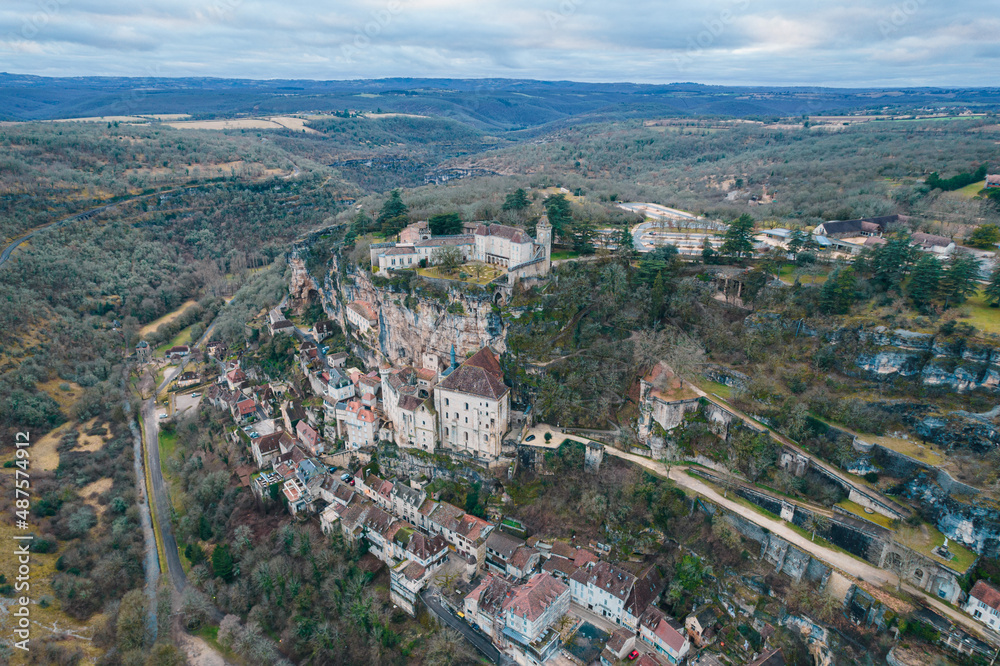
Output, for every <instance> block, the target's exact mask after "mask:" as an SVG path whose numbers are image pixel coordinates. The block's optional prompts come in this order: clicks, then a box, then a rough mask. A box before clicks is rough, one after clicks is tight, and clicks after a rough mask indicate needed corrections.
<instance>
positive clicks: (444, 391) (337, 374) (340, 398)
mask: <svg viewBox="0 0 1000 666" xmlns="http://www.w3.org/2000/svg"><path fill="white" fill-rule="evenodd" d="M346 360H347V354H346V353H344V352H341V353H339V354H332V355H329V356H326V357H325V359H324V358H323V355H322V354H321V353H320V350H318V349H317V348H316V345H315V343H313V342H311V341H307V342H305V343H303V345H302V348H301V351H300V364H301V367H302V371H303V373H304V374H305V376H306V377H307V378H308V380H309V384H310V386H311V387H312V390H313V392H314V393H315V394H316V395H317V396H321V397H322V399H323V410H324V413H325V422H326V424H327V426H326V430H325V435H326V437H327V439H328V440H330V441H336V440H339V441H341V442H343V444H344V446H345V447H346V448H347V449H349V450H358V449H363V448H366V447H371V446H375V445H376V444H378V443H379V442H380V441H391V442H394V443H396V444H397V445H399V446H401V447H405V448H416V449H421V450H423V451H428V452H435V451H439V450H444V451H449V452H453V453H459V454H464V455H467V456H470V457H473V458H476V459H479V460H481V461H492V460H496V459H497V458H499V457H500V451H501V445H502V442H503V439H504V436H505V435H506V434H507V432H508V431H509V429H510V410H511V408H510V389H509V388H508V387H507V385H506V384H504V381H503V379H504V378H503V370H502V369H501V367H500V360H499V357H498V356H497V354H496V353H495V352H494V351H493V350H492V349H490V348H489V347H483V348H482V349H480V350H479V351H478V352H477V353H475V354H474V355H472V356H471V357H469V358H468V359H466V360H465V361H463V362H462V363H459V362H458V361H457V359H456V358H455V351H454V348H453V349H452V353H451V362H450V364H449V365H448V366H447V367H445V368H444V369H440V362H439V360H438V357H437V355H435V354H424V361H423V367H419V368H415V367H413V366H405V367H397V368H393V367H392V366H391V365H389V364H387V363H383V364H382V366H381V367H380V368H379V370H378V371H372V372H370V373H367V374H364V373H362V372H361V371H359V370H357V369H355V368H345V367H344V365H345V363H346ZM334 424H335V425H334Z"/></svg>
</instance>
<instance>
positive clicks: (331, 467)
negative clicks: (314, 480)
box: [330, 465, 337, 474]
mask: <svg viewBox="0 0 1000 666" xmlns="http://www.w3.org/2000/svg"><path fill="white" fill-rule="evenodd" d="M336 471H337V466H336V465H330V474H333V473H334V472H336Z"/></svg>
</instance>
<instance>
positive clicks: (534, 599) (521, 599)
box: [504, 573, 569, 622]
mask: <svg viewBox="0 0 1000 666" xmlns="http://www.w3.org/2000/svg"><path fill="white" fill-rule="evenodd" d="M567 590H569V587H568V586H567V585H566V584H565V583H563V582H561V581H559V580H557V579H556V578H555V577H553V576H552V575H551V574H547V573H539V574H535V575H534V576H532V577H531V580H529V581H528V582H527V583H525V584H524V585H521V586H519V587H516V588H514V594H513V595H511V597H510V600H509V601H508V602H507V603H505V604H504V609H505V610H509V611H510V612H511V613H513V614H514V615H516V616H517V617H522V618H527V619H528V620H531V621H532V622H534V621H535V620H537V619H538V618H539V617H541V616H542V613H544V612H545V611H546V610H547V609H548V608H549V606H551V605H552V604H553V603H555V602H556V600H557V599H558V598H559V597H561V596H562V595H563V594H565V593H566V591H567Z"/></svg>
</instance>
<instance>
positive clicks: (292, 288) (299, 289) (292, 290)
mask: <svg viewBox="0 0 1000 666" xmlns="http://www.w3.org/2000/svg"><path fill="white" fill-rule="evenodd" d="M288 265H289V267H290V268H291V269H292V277H291V281H290V282H289V284H288V295H289V296H290V297H291V299H290V300H291V302H292V303H294V304H296V305H297V306H298V307H300V308H304V307H305V306H306V305H308V303H309V301H310V300H314V299H316V298H318V297H319V295H320V291H321V290H320V288H319V285H317V284H316V280H314V279H313V277H312V275H310V274H309V271H307V270H306V262H305V261H303V260H302V259H301V258H300V257H299V256H298V253H296V252H292V253H291V254H289V255H288Z"/></svg>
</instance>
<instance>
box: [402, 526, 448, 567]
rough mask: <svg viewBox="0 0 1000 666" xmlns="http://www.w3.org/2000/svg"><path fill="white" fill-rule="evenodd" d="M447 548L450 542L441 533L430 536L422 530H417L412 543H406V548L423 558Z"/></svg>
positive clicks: (411, 540)
mask: <svg viewBox="0 0 1000 666" xmlns="http://www.w3.org/2000/svg"><path fill="white" fill-rule="evenodd" d="M447 548H448V542H447V541H445V540H444V537H443V536H441V535H440V534H435V535H434V536H432V537H429V536H427V535H425V534H423V533H421V532H415V533H414V534H413V538H411V539H410V543H408V544H407V545H406V550H407V551H409V552H411V553H413V555H414V556H415V557H417V558H419V559H421V560H426V559H427V558H429V557H433V556H434V555H437V554H438V553H440V552H441V551H442V550H446V549H447Z"/></svg>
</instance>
